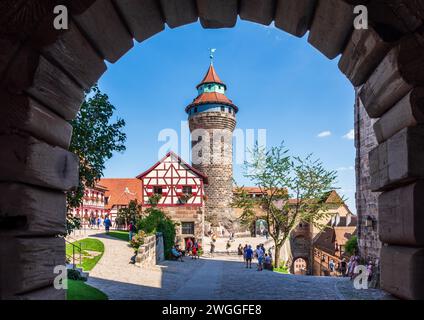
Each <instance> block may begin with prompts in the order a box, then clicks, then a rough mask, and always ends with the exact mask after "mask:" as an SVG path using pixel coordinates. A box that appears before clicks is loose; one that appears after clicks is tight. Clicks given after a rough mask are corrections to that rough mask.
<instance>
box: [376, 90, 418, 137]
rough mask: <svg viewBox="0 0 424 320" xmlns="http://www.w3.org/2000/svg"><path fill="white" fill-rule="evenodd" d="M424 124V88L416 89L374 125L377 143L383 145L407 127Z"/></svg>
mask: <svg viewBox="0 0 424 320" xmlns="http://www.w3.org/2000/svg"><path fill="white" fill-rule="evenodd" d="M423 123H424V88H423V87H419V88H414V89H413V90H411V91H410V92H409V93H408V94H407V95H406V96H405V97H404V98H402V99H401V100H400V101H399V102H398V103H397V104H396V105H395V106H394V107H393V108H391V109H390V110H389V111H387V112H386V113H385V114H383V116H382V117H381V118H380V119H379V120H378V121H377V122H376V123H375V124H374V132H375V135H376V137H377V141H378V142H379V143H382V142H384V141H386V140H387V139H389V138H390V137H392V136H393V135H394V134H396V133H397V132H399V131H400V130H402V129H403V128H406V127H413V126H416V125H418V124H423Z"/></svg>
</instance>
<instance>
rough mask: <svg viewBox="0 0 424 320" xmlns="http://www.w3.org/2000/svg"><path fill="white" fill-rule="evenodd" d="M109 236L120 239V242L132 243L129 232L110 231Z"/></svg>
mask: <svg viewBox="0 0 424 320" xmlns="http://www.w3.org/2000/svg"><path fill="white" fill-rule="evenodd" d="M108 236H111V237H113V238H116V239H119V240H124V241H127V242H129V241H130V235H129V232H128V231H121V230H116V231H110V232H109V233H108Z"/></svg>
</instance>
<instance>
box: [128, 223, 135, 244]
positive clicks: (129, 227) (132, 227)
mask: <svg viewBox="0 0 424 320" xmlns="http://www.w3.org/2000/svg"><path fill="white" fill-rule="evenodd" d="M128 231H129V233H128V236H129V239H130V241H131V240H132V238H133V236H134V233H135V232H136V228H135V224H134V222H132V221H131V222H130V225H129V226H128Z"/></svg>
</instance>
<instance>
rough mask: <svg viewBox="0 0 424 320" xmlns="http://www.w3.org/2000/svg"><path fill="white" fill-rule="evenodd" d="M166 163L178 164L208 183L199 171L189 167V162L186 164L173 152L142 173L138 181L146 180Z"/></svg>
mask: <svg viewBox="0 0 424 320" xmlns="http://www.w3.org/2000/svg"><path fill="white" fill-rule="evenodd" d="M165 162H177V163H179V164H181V165H182V166H184V167H185V168H186V169H187V170H189V171H191V172H192V173H193V174H194V175H195V176H196V177H198V178H201V179H203V180H204V182H205V183H206V180H207V176H206V175H205V174H203V173H202V172H200V171H199V170H197V169H195V168H193V167H192V166H191V165H189V164H188V163H187V162H185V161H184V160H183V159H181V157H180V156H179V155H177V154H176V153H175V152H173V151H169V152H168V153H167V154H166V155H165V156H164V157H163V158H162V159H161V160H159V161H158V162H156V163H155V164H154V165H153V166H152V167H150V168H149V169H148V170H146V171H144V172H142V173H140V174H139V175H138V176H137V177H136V178H137V179H143V178H145V177H146V176H147V175H148V174H149V173H150V172H152V171H153V170H155V169H156V168H158V167H159V166H161V165H162V164H163V163H165Z"/></svg>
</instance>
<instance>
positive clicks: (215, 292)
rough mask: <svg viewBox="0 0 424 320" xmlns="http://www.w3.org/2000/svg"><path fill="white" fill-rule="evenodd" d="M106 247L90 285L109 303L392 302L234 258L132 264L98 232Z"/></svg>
mask: <svg viewBox="0 0 424 320" xmlns="http://www.w3.org/2000/svg"><path fill="white" fill-rule="evenodd" d="M91 237H96V238H98V239H99V240H101V241H103V242H104V244H105V252H104V255H103V257H102V259H101V260H100V261H99V263H98V264H97V265H96V267H95V268H94V269H93V270H92V271H91V272H90V278H89V280H88V284H90V285H92V286H94V287H96V288H98V289H100V290H102V291H103V292H105V293H106V294H107V295H108V296H109V299H112V300H115V299H125V300H127V299H129V300H134V299H137V300H139V299H140V300H145V299H181V300H213V299H229V300H233V299H234V300H236V299H237V300H238V299H240V300H243V299H252V300H253V299H254V300H260V299H272V300H276V299H277V300H278V299H279V300H294V299H296V300H300V299H302V300H303V299H307V300H311V299H313V300H345V299H367V300H368V299H373V300H374V299H390V298H391V297H390V296H389V295H388V294H386V293H384V292H383V291H380V290H375V289H369V290H356V289H354V288H353V285H352V282H351V281H349V280H348V279H346V278H330V277H312V276H294V275H285V274H279V273H275V272H270V271H262V272H258V271H256V269H255V267H253V266H252V269H246V268H245V267H244V264H243V263H242V261H241V259H239V258H238V257H234V256H228V257H226V256H221V257H215V258H202V259H199V260H192V259H191V258H186V259H185V260H184V262H179V261H165V262H163V263H162V264H161V265H160V266H157V267H154V268H151V269H148V270H147V269H141V268H139V267H137V266H135V265H133V264H131V263H130V258H131V256H132V255H133V250H132V249H131V248H130V247H128V245H127V243H126V242H125V241H122V240H118V239H113V238H110V237H108V236H106V235H104V234H93V235H91Z"/></svg>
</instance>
